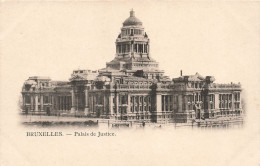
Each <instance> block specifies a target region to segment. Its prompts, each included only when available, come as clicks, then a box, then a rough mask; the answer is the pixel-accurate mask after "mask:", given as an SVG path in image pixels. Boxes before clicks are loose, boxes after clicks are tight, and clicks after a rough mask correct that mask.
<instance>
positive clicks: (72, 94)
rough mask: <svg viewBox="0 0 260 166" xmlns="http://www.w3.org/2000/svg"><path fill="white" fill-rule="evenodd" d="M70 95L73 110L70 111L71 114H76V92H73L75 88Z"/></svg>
mask: <svg viewBox="0 0 260 166" xmlns="http://www.w3.org/2000/svg"><path fill="white" fill-rule="evenodd" d="M70 93H71V110H70V112H71V113H74V112H75V111H76V109H75V107H76V106H75V104H76V103H75V92H74V90H73V88H72V90H71V91H70Z"/></svg>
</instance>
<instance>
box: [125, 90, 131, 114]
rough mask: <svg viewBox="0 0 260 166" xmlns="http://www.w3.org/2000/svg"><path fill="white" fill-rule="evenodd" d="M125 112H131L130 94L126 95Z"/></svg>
mask: <svg viewBox="0 0 260 166" xmlns="http://www.w3.org/2000/svg"><path fill="white" fill-rule="evenodd" d="M126 111H127V112H126V113H127V114H128V113H130V112H131V96H130V94H128V95H127V110H126Z"/></svg>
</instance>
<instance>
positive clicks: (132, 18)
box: [123, 10, 143, 26]
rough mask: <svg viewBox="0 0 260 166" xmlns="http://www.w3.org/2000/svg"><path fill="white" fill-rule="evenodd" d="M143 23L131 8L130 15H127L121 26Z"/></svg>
mask: <svg viewBox="0 0 260 166" xmlns="http://www.w3.org/2000/svg"><path fill="white" fill-rule="evenodd" d="M142 24H143V23H142V22H141V21H140V20H139V19H138V18H136V17H135V12H134V11H133V10H131V11H130V17H128V18H127V19H126V20H125V21H124V23H123V26H129V25H142Z"/></svg>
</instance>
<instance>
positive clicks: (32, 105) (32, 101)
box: [31, 94, 33, 111]
mask: <svg viewBox="0 0 260 166" xmlns="http://www.w3.org/2000/svg"><path fill="white" fill-rule="evenodd" d="M31 111H33V95H32V94H31Z"/></svg>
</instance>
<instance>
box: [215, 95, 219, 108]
mask: <svg viewBox="0 0 260 166" xmlns="http://www.w3.org/2000/svg"><path fill="white" fill-rule="evenodd" d="M215 109H216V110H218V109H219V94H218V93H215Z"/></svg>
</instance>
